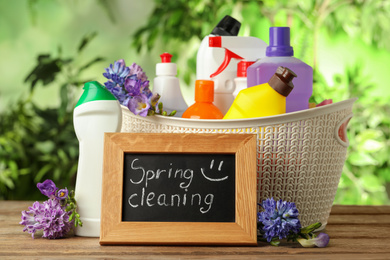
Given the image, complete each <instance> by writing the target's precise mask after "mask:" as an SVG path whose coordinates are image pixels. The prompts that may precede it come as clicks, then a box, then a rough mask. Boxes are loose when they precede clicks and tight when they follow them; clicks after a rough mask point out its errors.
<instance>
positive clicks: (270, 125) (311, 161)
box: [121, 99, 356, 229]
mask: <svg viewBox="0 0 390 260" xmlns="http://www.w3.org/2000/svg"><path fill="white" fill-rule="evenodd" d="M355 100H356V99H349V100H345V101H342V102H338V103H334V104H331V105H326V106H322V107H317V108H312V109H308V110H304V111H299V112H294V113H288V114H284V115H278V116H271V117H263V118H254V119H236V120H199V119H182V118H174V117H163V116H152V117H146V118H144V117H140V116H135V115H134V114H132V113H131V112H130V111H129V110H128V109H127V108H126V107H122V115H123V116H122V117H123V118H122V129H121V132H131V133H226V134H241V133H253V134H256V135H257V142H258V143H257V183H258V185H257V187H258V188H257V189H258V196H257V197H258V201H259V202H261V201H262V200H264V199H266V198H270V197H273V198H275V199H283V200H287V201H291V202H295V203H296V205H297V208H298V210H299V213H300V217H299V218H300V221H301V224H302V226H306V225H309V224H312V223H314V222H321V223H322V224H323V226H322V227H321V229H323V228H324V227H325V225H326V223H327V220H328V217H329V213H330V210H331V207H332V204H333V201H334V198H335V195H336V191H337V186H338V183H339V180H340V176H341V172H342V169H343V165H344V162H345V157H346V152H347V147H348V140H347V138H346V125H347V124H348V121H349V120H350V119H351V117H352V105H353V103H354V102H355Z"/></svg>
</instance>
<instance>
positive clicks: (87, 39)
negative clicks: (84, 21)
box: [77, 32, 97, 52]
mask: <svg viewBox="0 0 390 260" xmlns="http://www.w3.org/2000/svg"><path fill="white" fill-rule="evenodd" d="M96 36H97V32H91V33H89V34H86V35H84V37H83V38H82V39H81V42H80V44H79V48H78V50H77V51H78V52H81V51H82V50H83V49H84V48H85V47H86V46H87V45H88V43H89V42H91V41H92V40H93V39H94V38H95V37H96Z"/></svg>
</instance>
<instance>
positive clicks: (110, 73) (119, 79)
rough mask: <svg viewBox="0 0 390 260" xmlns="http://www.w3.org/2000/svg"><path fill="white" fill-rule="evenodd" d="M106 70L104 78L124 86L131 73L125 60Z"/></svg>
mask: <svg viewBox="0 0 390 260" xmlns="http://www.w3.org/2000/svg"><path fill="white" fill-rule="evenodd" d="M105 70H106V72H105V73H103V76H104V77H106V78H107V79H109V80H112V81H114V82H115V83H116V84H119V85H123V83H124V82H125V80H126V78H127V76H129V73H130V69H129V68H128V67H126V63H125V61H124V60H123V59H121V60H118V61H115V62H114V64H110V66H109V67H108V68H105Z"/></svg>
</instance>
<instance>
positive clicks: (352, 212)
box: [0, 201, 390, 259]
mask: <svg viewBox="0 0 390 260" xmlns="http://www.w3.org/2000/svg"><path fill="white" fill-rule="evenodd" d="M31 205H32V202H29V201H0V259H8V258H19V259H26V258H34V259H46V258H51V259H54V258H56V259H65V258H66V259H112V258H116V259H118V258H123V259H177V258H179V259H240V258H245V259H248V258H249V259H259V258H265V259H280V258H292V259H298V258H299V259H302V258H305V259H314V258H316V259H351V258H354V259H390V206H340V205H335V206H333V208H332V212H331V215H330V217H329V221H328V225H327V227H326V229H325V232H326V233H327V234H328V235H329V236H330V243H329V245H328V247H326V248H303V247H301V246H300V245H299V244H298V243H287V242H285V243H282V244H281V245H280V246H279V247H273V246H269V245H268V244H266V243H262V242H260V243H259V244H258V246H257V247H230V246H229V247H222V246H221V247H211V246H100V245H99V239H98V238H85V237H69V238H65V239H55V240H48V239H43V238H40V237H39V238H35V239H32V238H31V235H30V234H28V233H26V232H22V230H23V226H21V225H19V224H18V223H19V222H20V220H21V211H22V210H26V209H27V207H28V206H31Z"/></svg>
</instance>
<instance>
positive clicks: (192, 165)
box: [100, 133, 257, 245]
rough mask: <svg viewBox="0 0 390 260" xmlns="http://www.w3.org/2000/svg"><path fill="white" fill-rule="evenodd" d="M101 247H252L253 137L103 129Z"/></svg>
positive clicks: (254, 220) (254, 222)
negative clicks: (105, 131) (135, 245)
mask: <svg viewBox="0 0 390 260" xmlns="http://www.w3.org/2000/svg"><path fill="white" fill-rule="evenodd" d="M104 145H105V146H104V162H103V180H102V181H103V183H102V213H101V230H100V244H101V245H110V244H198V245H214V244H219V245H256V244H257V231H256V230H257V229H256V183H257V182H256V175H257V174H256V167H257V166H256V136H255V135H247V134H142V133H106V134H105V144H104Z"/></svg>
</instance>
